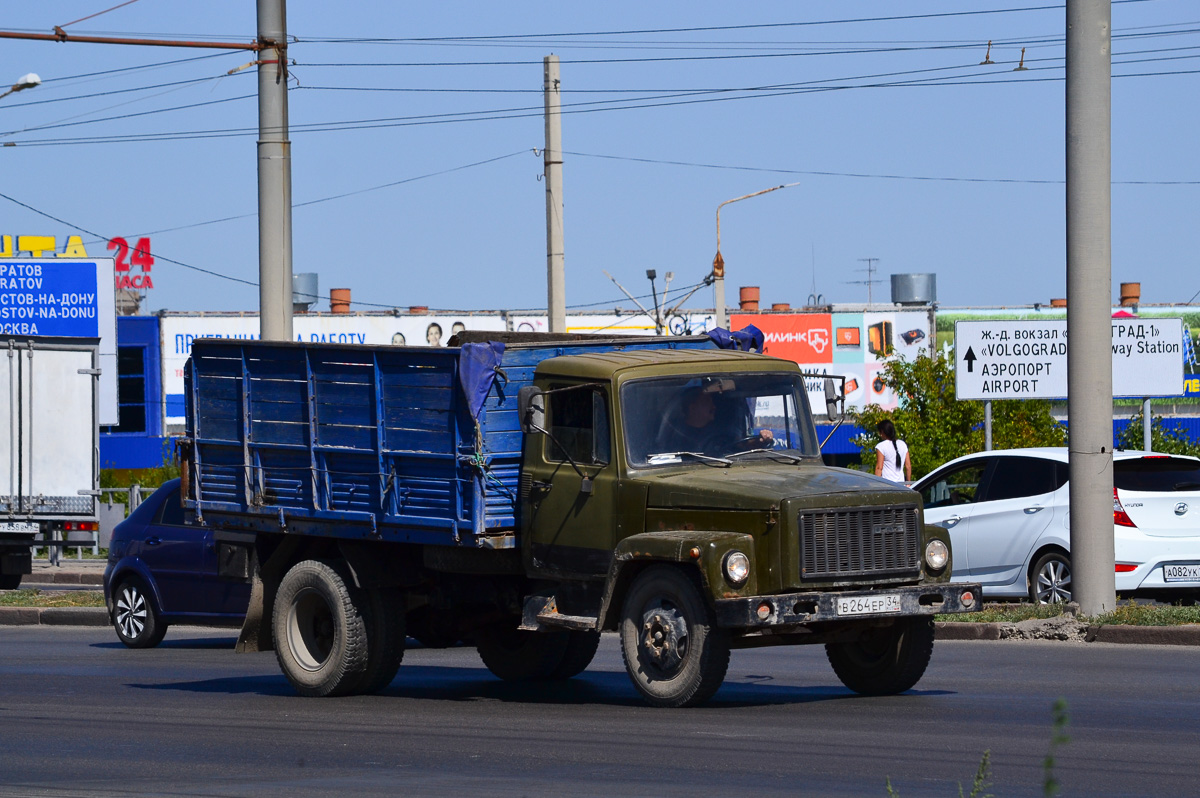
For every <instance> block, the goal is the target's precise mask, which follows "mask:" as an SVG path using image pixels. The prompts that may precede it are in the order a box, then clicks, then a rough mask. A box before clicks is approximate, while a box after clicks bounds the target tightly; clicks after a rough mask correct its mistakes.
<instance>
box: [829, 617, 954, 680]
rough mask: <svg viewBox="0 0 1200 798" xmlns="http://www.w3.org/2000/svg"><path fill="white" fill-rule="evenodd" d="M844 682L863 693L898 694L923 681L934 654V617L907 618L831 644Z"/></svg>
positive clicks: (831, 661)
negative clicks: (856, 637)
mask: <svg viewBox="0 0 1200 798" xmlns="http://www.w3.org/2000/svg"><path fill="white" fill-rule="evenodd" d="M825 654H826V656H828V657H829V664H830V665H832V666H833V672H834V673H836V674H837V677H838V678H839V679H841V681H842V684H844V685H846V686H847V687H849V688H850V689H851V690H853V691H854V692H856V693H859V694H861V695H895V694H896V693H903V692H904V691H905V690H908V689H910V688H911V687H913V685H915V684H916V683H917V682H919V681H920V680H921V676H923V675H924V674H925V668H927V667H928V666H929V658H930V656H931V655H932V654H933V619H932V618H905V619H901V620H898V621H896V622H895V623H893V624H892V625H890V626H886V627H883V628H880V629H872V630H870V631H869V632H868V633H866V635H865V636H864V637H863V638H862V639H860V640H856V641H854V642H852V643H827V644H826V645H825Z"/></svg>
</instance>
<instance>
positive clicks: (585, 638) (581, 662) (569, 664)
mask: <svg viewBox="0 0 1200 798" xmlns="http://www.w3.org/2000/svg"><path fill="white" fill-rule="evenodd" d="M599 647H600V633H599V632H580V631H570V632H567V650H566V651H565V652H563V658H562V662H559V663H558V667H556V668H555V669H554V670H553V671H551V672H550V675H549V676H547V677H546V678H547V679H549V680H550V681H563V680H566V679H572V678H574V677H576V676H578V675H579V674H581V673H583V672H584V671H585V670H587V666H588V665H591V664H592V659H593V658H594V657H595V656H596V649H597V648H599Z"/></svg>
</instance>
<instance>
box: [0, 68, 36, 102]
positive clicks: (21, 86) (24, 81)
mask: <svg viewBox="0 0 1200 798" xmlns="http://www.w3.org/2000/svg"><path fill="white" fill-rule="evenodd" d="M40 85H42V79H41V78H39V77H38V76H37V74H36V73H34V72H30V73H29V74H28V75H22V76H21V77H20V78H18V79H17V82H16V83H14V84H13V85H12V88H11V89H9V90H8V91H6V92H4V93H3V94H0V100H3V99H4V98H5V97H7V96H8V95H10V94H12V93H13V92H18V91H24V90H25V89H32V88H33V87H34V86H40Z"/></svg>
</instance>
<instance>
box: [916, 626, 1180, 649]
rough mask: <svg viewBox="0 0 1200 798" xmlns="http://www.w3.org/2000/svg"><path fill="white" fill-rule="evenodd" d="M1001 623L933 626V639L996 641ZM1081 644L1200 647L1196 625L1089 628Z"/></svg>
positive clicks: (999, 633)
mask: <svg viewBox="0 0 1200 798" xmlns="http://www.w3.org/2000/svg"><path fill="white" fill-rule="evenodd" d="M1005 626H1011V624H1004V623H964V622H961V621H959V622H954V621H948V622H940V621H939V622H937V623H934V625H933V627H934V638H935V639H936V640H1000V639H1002V638H1001V630H1002V629H1003V627H1005ZM1083 641H1084V642H1085V643H1120V644H1126V645H1138V646H1200V624H1189V625H1185V626H1118V625H1109V624H1105V625H1103V626H1096V625H1091V626H1088V628H1087V633H1086V634H1085V635H1084V638H1083Z"/></svg>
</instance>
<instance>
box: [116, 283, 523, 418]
mask: <svg viewBox="0 0 1200 798" xmlns="http://www.w3.org/2000/svg"><path fill="white" fill-rule="evenodd" d="M111 284H112V283H111V282H110V283H109V285H111ZM292 329H293V331H294V332H295V335H296V340H297V341H304V342H307V343H330V344H394V345H396V346H445V345H446V342H447V341H448V340H450V336H452V335H453V334H454V333H456V332H458V331H459V330H463V329H466V330H504V329H506V327H505V321H504V318H503V317H502V316H500V315H499V314H498V313H497V314H460V315H445V316H395V315H392V314H390V313H379V314H369V315H367V314H363V315H358V314H346V315H326V314H321V315H316V314H313V315H305V314H299V315H297V316H295V317H294V319H293V321H292ZM161 330H162V370H163V373H162V384H163V394H164V399H165V402H166V410H165V421H166V423H167V424H173V425H181V424H183V422H184V418H183V414H184V405H183V368H184V364H185V363H187V359H188V356H189V355H190V354H191V352H192V342H193V341H195V340H196V339H197V338H237V339H244V340H257V339H258V337H259V324H258V316H257V315H256V314H248V315H244V316H243V315H216V314H214V315H170V314H166V315H164V316H163V317H162V327H161Z"/></svg>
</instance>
